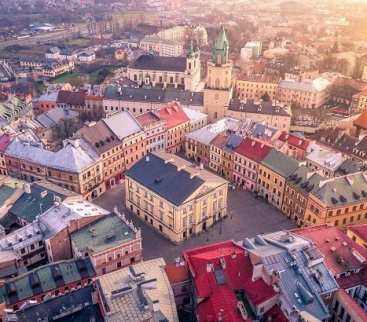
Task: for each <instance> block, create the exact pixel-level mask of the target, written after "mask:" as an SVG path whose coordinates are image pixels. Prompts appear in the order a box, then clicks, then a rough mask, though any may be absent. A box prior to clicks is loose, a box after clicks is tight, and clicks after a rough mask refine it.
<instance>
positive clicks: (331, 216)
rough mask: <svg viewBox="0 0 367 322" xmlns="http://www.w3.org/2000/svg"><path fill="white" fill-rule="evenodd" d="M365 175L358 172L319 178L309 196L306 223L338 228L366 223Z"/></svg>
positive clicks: (366, 190)
mask: <svg viewBox="0 0 367 322" xmlns="http://www.w3.org/2000/svg"><path fill="white" fill-rule="evenodd" d="M366 209H367V174H366V172H358V173H354V174H349V175H346V176H342V177H337V178H331V179H325V180H322V181H320V183H319V186H318V189H317V190H316V191H315V192H313V193H311V194H310V196H309V198H308V203H307V208H306V211H305V216H304V217H305V220H304V221H305V222H304V224H305V225H307V226H308V225H319V224H325V223H330V224H333V225H334V226H337V227H345V226H347V225H351V224H357V223H365V222H367V212H366Z"/></svg>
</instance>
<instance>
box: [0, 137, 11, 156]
mask: <svg viewBox="0 0 367 322" xmlns="http://www.w3.org/2000/svg"><path fill="white" fill-rule="evenodd" d="M9 143H10V136H9V135H8V134H3V135H2V136H0V151H1V152H4V151H5V150H6V148H7V146H8V145H9Z"/></svg>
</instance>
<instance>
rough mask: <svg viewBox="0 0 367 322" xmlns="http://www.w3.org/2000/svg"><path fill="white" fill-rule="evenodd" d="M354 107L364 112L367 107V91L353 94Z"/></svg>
mask: <svg viewBox="0 0 367 322" xmlns="http://www.w3.org/2000/svg"><path fill="white" fill-rule="evenodd" d="M353 109H354V110H356V111H358V112H363V111H365V110H366V109H367V91H363V92H360V93H358V94H356V95H354V96H353Z"/></svg>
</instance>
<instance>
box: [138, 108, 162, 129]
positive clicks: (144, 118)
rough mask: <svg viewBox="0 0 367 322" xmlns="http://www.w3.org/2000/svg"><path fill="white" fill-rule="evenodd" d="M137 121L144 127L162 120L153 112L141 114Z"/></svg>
mask: <svg viewBox="0 0 367 322" xmlns="http://www.w3.org/2000/svg"><path fill="white" fill-rule="evenodd" d="M136 120H137V121H138V122H139V124H140V126H142V127H144V126H148V125H150V124H153V123H156V122H160V121H161V119H160V118H159V117H158V116H157V115H155V114H154V113H153V112H146V113H143V114H140V115H138V116H137V117H136Z"/></svg>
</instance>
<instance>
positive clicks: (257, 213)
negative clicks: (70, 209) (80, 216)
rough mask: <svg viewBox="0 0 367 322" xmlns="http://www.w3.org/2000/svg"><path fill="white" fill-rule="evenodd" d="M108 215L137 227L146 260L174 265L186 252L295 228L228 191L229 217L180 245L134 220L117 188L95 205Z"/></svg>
mask: <svg viewBox="0 0 367 322" xmlns="http://www.w3.org/2000/svg"><path fill="white" fill-rule="evenodd" d="M94 202H95V203H96V204H98V205H99V206H101V207H104V208H106V209H108V210H110V211H112V210H113V208H114V206H117V207H118V209H119V210H120V211H121V212H124V213H125V214H126V217H127V218H128V219H131V220H132V221H133V222H134V224H135V225H136V226H137V227H140V228H141V230H142V236H143V248H144V251H143V254H144V258H145V259H151V258H155V257H164V258H165V259H166V261H173V260H174V259H175V258H176V257H179V256H181V254H182V251H183V250H185V249H189V248H193V247H197V246H201V245H205V244H207V243H213V242H218V241H223V240H227V239H234V240H242V239H244V238H246V237H253V236H255V235H257V234H260V233H267V232H272V231H277V230H282V229H291V228H295V227H296V226H295V224H294V223H292V222H291V221H290V220H289V219H287V218H286V217H285V216H284V215H282V214H281V213H280V211H279V210H277V209H275V208H274V207H273V206H271V205H269V204H268V203H266V202H265V201H264V200H261V199H256V198H255V197H254V195H253V194H251V193H249V192H243V191H230V192H229V195H228V214H229V215H228V217H227V218H225V219H224V220H222V221H221V222H218V223H216V224H215V225H214V226H213V227H211V228H210V229H208V231H206V232H204V233H202V234H200V235H198V236H194V237H192V238H191V239H189V240H187V241H185V242H184V243H182V244H180V245H175V244H173V243H172V242H170V241H169V240H168V239H166V238H164V237H163V236H162V235H160V234H159V233H158V232H156V231H155V230H154V229H152V228H151V227H150V226H149V225H148V224H146V223H145V222H144V221H143V220H141V219H140V218H138V217H137V216H134V215H132V214H131V213H130V211H129V210H127V209H125V207H124V188H123V185H118V186H116V187H114V188H113V189H111V190H109V191H107V192H106V193H104V194H103V195H102V196H101V197H99V198H98V199H96V200H95V201H94Z"/></svg>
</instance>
